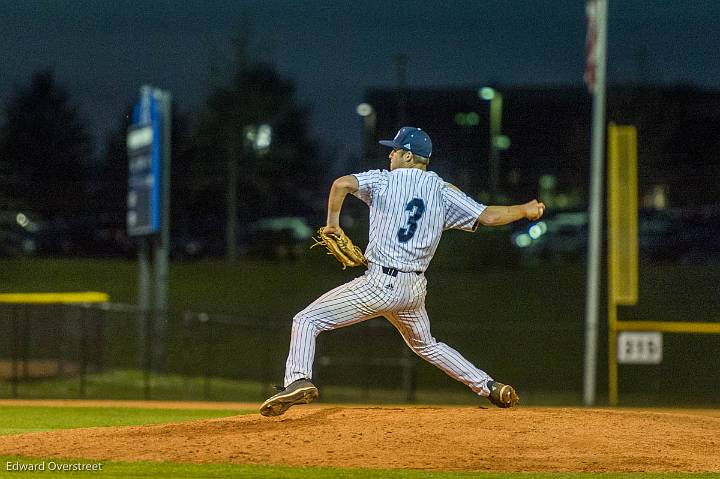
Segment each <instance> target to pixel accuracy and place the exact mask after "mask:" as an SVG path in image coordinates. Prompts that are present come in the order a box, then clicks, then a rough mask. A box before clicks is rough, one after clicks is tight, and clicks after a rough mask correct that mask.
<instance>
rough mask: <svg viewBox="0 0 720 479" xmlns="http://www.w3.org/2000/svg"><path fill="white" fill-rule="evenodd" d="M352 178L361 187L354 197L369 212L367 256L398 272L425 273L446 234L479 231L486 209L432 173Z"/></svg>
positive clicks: (399, 171) (380, 173) (405, 172)
mask: <svg viewBox="0 0 720 479" xmlns="http://www.w3.org/2000/svg"><path fill="white" fill-rule="evenodd" d="M353 176H355V178H357V180H358V183H359V186H360V187H359V189H358V191H357V192H355V193H354V194H355V196H357V197H358V198H360V199H361V200H362V201H364V202H365V203H366V204H367V205H368V206H369V207H370V225H369V240H368V246H367V248H366V251H365V256H366V257H367V259H368V261H370V262H371V263H376V264H380V265H383V266H387V267H390V268H395V269H397V270H399V271H425V270H426V269H427V267H428V265H429V264H430V260H431V259H432V257H433V255H434V254H435V250H436V249H437V247H438V244H439V243H440V238H441V236H442V232H443V231H444V230H446V229H450V228H459V229H463V230H466V231H474V230H475V228H476V227H477V224H476V223H477V218H478V216H480V213H482V212H483V210H484V209H485V206H484V205H482V204H480V203H477V202H476V201H475V200H473V199H472V198H470V197H468V196H467V195H465V194H464V193H462V192H461V191H460V190H457V189H455V188H453V187H451V186H450V185H448V184H447V183H445V182H444V181H443V180H442V178H440V177H439V176H438V175H437V174H435V173H433V172H429V171H423V170H420V169H417V168H398V169H396V170H394V171H387V170H371V171H367V172H364V173H357V174H355V175H353Z"/></svg>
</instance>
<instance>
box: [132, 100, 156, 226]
mask: <svg viewBox="0 0 720 479" xmlns="http://www.w3.org/2000/svg"><path fill="white" fill-rule="evenodd" d="M161 145H162V129H161V114H160V107H159V102H158V99H157V98H156V96H155V95H154V93H153V89H152V88H150V87H143V88H142V89H141V92H140V100H139V101H138V103H137V104H136V105H135V109H134V110H133V124H132V125H131V126H130V128H129V129H128V135H127V151H128V195H127V230H128V234H129V235H130V236H139V235H151V234H155V233H158V232H159V231H160V226H161V216H162V215H161V213H162V205H161V202H162V174H161V173H162V148H161Z"/></svg>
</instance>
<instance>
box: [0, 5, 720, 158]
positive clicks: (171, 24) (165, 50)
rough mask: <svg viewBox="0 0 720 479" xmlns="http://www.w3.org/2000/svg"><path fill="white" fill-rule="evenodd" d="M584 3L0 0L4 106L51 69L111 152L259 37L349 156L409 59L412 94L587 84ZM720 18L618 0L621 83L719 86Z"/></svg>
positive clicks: (317, 131) (614, 16) (613, 65)
mask: <svg viewBox="0 0 720 479" xmlns="http://www.w3.org/2000/svg"><path fill="white" fill-rule="evenodd" d="M584 3H585V2H584V1H583V0H547V1H539V0H535V1H533V0H505V1H503V0H494V1H479V0H474V1H453V0H449V1H446V2H439V1H434V0H433V1H430V0H416V1H387V0H384V1H380V0H361V1H359V0H356V1H316V0H304V1H299V0H298V1H291V0H238V1H233V2H230V1H226V2H220V1H200V0H186V1H182V2H179V1H170V0H157V1H153V2H150V1H145V0H95V1H92V0H72V1H71V0H23V1H20V2H18V1H17V0H0V11H2V19H0V22H1V23H0V38H1V39H2V46H0V52H2V53H1V56H0V59H1V61H2V70H1V71H2V74H1V76H0V101H2V102H5V101H6V99H7V96H8V94H9V93H10V92H12V89H13V85H15V84H26V83H27V82H28V80H29V78H30V76H31V74H32V72H33V71H35V70H37V69H40V68H43V67H46V66H51V67H53V68H54V69H55V72H56V75H57V79H58V80H59V81H60V82H61V83H62V84H63V85H65V86H67V87H68V89H69V91H70V93H71V95H72V98H73V100H74V101H75V102H77V104H79V106H80V109H81V113H82V115H83V117H84V118H85V119H86V120H87V121H88V123H89V125H90V126H91V128H92V131H93V133H94V134H95V137H96V142H97V144H98V147H99V148H100V149H102V148H103V147H104V144H105V135H106V134H107V133H108V132H109V131H111V130H112V129H114V128H117V126H118V125H119V124H120V120H121V115H122V114H123V111H124V107H125V105H127V104H129V103H130V102H132V101H134V100H133V99H134V98H135V96H136V94H137V91H138V88H139V87H140V85H142V84H144V83H150V84H153V85H155V86H158V87H161V88H165V89H168V90H170V91H171V92H172V93H173V95H174V98H175V99H176V101H177V102H178V105H179V106H180V108H182V109H183V110H184V111H188V112H189V111H192V110H193V109H195V108H196V107H197V106H199V105H200V104H201V102H202V101H203V99H204V98H205V96H206V95H207V93H208V85H209V65H210V59H211V58H215V59H216V60H217V59H222V58H229V54H230V52H231V48H230V47H231V41H230V39H231V38H232V36H233V35H234V34H235V33H237V32H238V31H240V29H246V28H248V27H249V28H251V29H252V31H253V32H254V33H253V34H252V37H251V38H252V39H253V40H254V42H253V43H254V45H255V46H254V47H253V52H254V54H256V56H258V57H259V58H263V59H264V60H266V61H269V62H271V63H272V64H273V65H274V66H275V67H276V68H277V69H278V70H279V71H280V72H281V73H283V74H284V75H285V76H287V77H289V78H291V79H293V80H294V81H296V83H297V85H298V94H299V98H300V100H301V101H302V102H304V103H306V104H308V105H309V106H311V108H312V117H311V120H312V122H311V125H312V128H313V135H314V136H315V137H316V138H322V141H323V144H324V146H325V148H326V149H325V151H326V152H329V151H335V152H336V155H337V156H338V158H343V157H345V156H346V155H348V154H358V153H359V144H360V137H361V120H360V118H359V117H358V116H357V115H356V113H355V106H356V105H357V104H358V103H359V102H360V101H361V100H362V97H363V92H364V91H365V90H366V89H367V88H370V87H392V86H393V85H395V81H396V80H395V78H396V75H395V69H394V66H393V57H394V56H395V55H397V54H404V55H406V56H407V57H408V59H409V61H408V67H407V75H408V85H409V86H410V87H441V86H472V87H475V86H480V85H482V84H483V83H487V82H493V83H494V84H498V85H513V86H518V85H523V86H529V85H548V84H565V85H570V84H575V85H578V84H580V82H581V79H582V72H583V67H584V37H585V14H584ZM719 18H720V2H718V1H717V0H677V1H673V0H623V1H622V2H621V1H619V0H610V28H609V65H608V72H609V80H610V81H615V82H624V81H633V82H636V81H641V82H649V83H657V84H672V83H678V82H682V83H691V84H696V85H699V86H703V87H708V88H714V89H717V88H720V55H719V54H718V52H719V51H720V26H719V25H720V23H719V21H718V19H719ZM213 52H214V53H213ZM419 126H422V125H419Z"/></svg>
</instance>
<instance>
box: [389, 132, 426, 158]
mask: <svg viewBox="0 0 720 479" xmlns="http://www.w3.org/2000/svg"><path fill="white" fill-rule="evenodd" d="M378 143H380V144H381V145H383V146H389V147H390V148H398V149H402V150H407V151H409V152H411V153H413V154H415V155H420V156H424V157H425V158H430V155H432V140H430V137H429V136H428V134H427V133H425V132H424V131H422V130H421V129H420V128H415V127H414V126H403V127H402V128H400V130H399V131H398V132H397V135H395V138H393V139H392V140H380V141H379V142H378Z"/></svg>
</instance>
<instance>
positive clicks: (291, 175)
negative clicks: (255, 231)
mask: <svg viewBox="0 0 720 479" xmlns="http://www.w3.org/2000/svg"><path fill="white" fill-rule="evenodd" d="M235 54H236V57H235V61H234V64H233V65H232V74H231V78H230V79H229V81H227V82H226V83H225V84H224V85H220V86H216V87H215V88H214V89H213V91H212V93H211V94H210V96H209V98H208V100H207V102H206V105H205V108H204V110H203V111H202V112H201V114H200V120H199V124H198V128H197V134H196V138H197V151H196V154H197V159H196V161H195V162H194V163H193V165H192V167H191V168H190V169H189V170H188V172H187V175H186V179H187V180H189V181H190V183H189V184H188V191H189V194H190V196H191V197H192V198H194V200H195V207H196V208H197V209H198V210H199V211H198V212H201V211H202V212H204V213H205V214H215V215H217V214H218V213H219V212H221V213H224V212H225V204H226V201H227V197H226V193H227V191H228V190H230V189H231V188H230V186H229V185H228V178H229V175H228V169H229V166H230V164H229V161H228V158H231V159H232V161H235V162H236V166H237V169H238V175H237V181H238V184H237V191H238V197H237V213H238V217H239V219H240V220H241V221H252V220H255V219H258V218H262V217H267V216H278V215H295V214H306V213H309V212H310V211H311V210H312V208H313V207H312V204H311V201H309V198H312V197H313V196H314V194H315V193H316V192H317V191H318V189H319V187H320V183H321V181H322V178H323V174H324V170H323V165H322V162H321V161H320V159H319V158H318V149H317V146H316V145H315V144H314V143H313V142H312V141H311V140H309V138H308V128H307V115H308V110H307V108H306V107H304V106H302V105H299V104H298V103H297V100H296V98H295V85H294V83H293V82H292V81H291V80H288V79H285V78H283V77H282V76H281V75H280V74H279V73H278V72H277V71H276V70H275V69H274V68H273V67H272V66H270V65H266V64H263V63H260V62H257V61H255V60H253V59H252V58H251V57H250V55H249V54H248V53H247V42H245V41H243V40H238V41H237V42H236V52H235ZM260 125H269V126H270V127H271V128H272V142H271V144H270V146H269V148H268V149H267V150H265V151H258V150H257V149H256V148H254V147H253V145H252V144H251V143H252V142H251V141H250V140H249V139H248V136H249V133H250V134H251V132H252V131H253V129H256V128H258V127H259V126H260Z"/></svg>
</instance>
